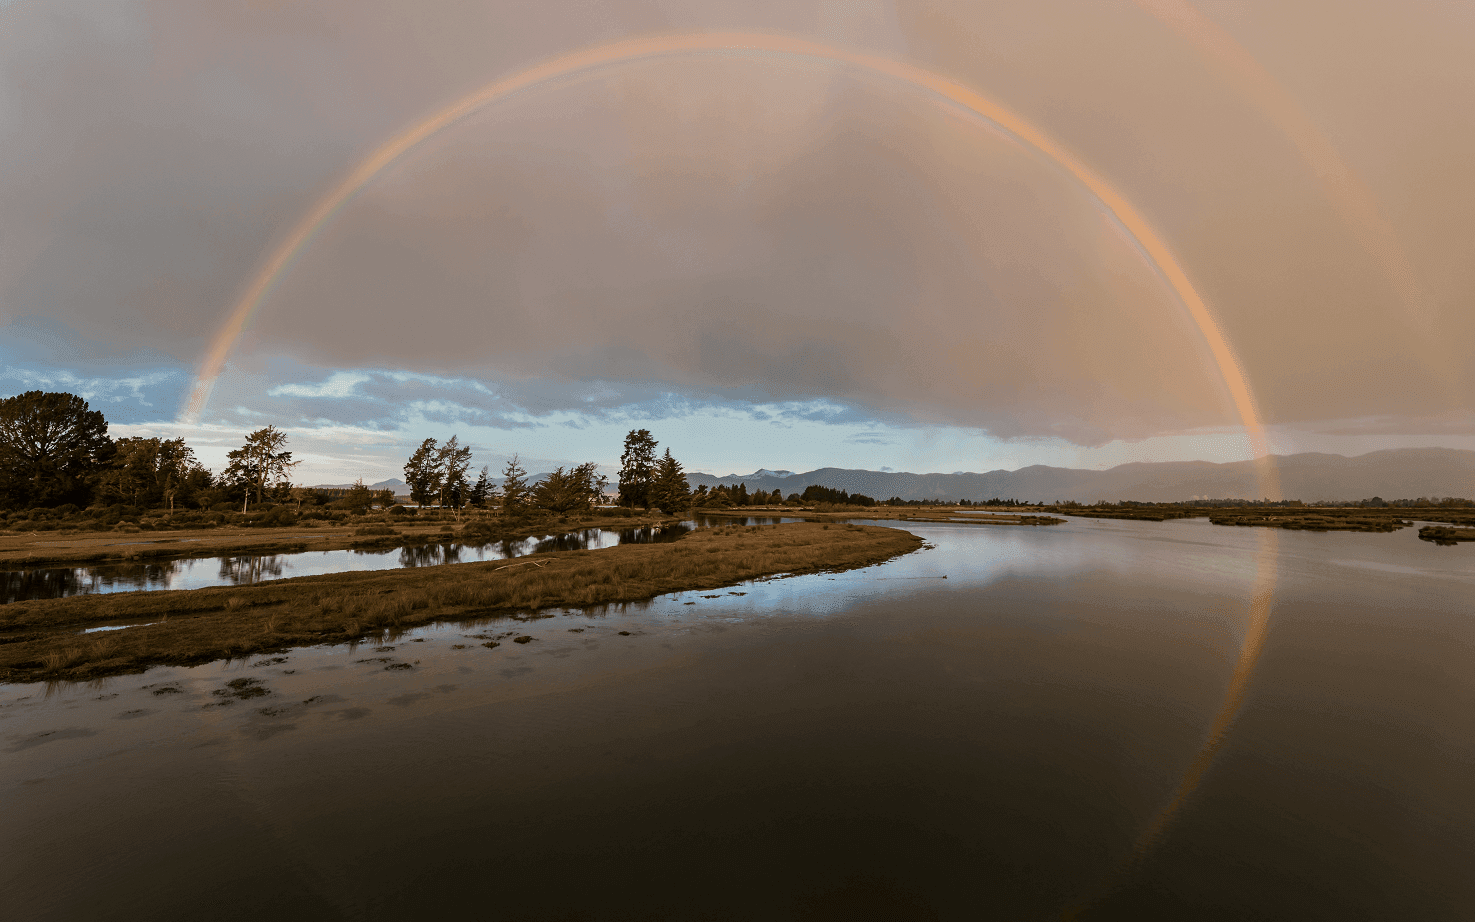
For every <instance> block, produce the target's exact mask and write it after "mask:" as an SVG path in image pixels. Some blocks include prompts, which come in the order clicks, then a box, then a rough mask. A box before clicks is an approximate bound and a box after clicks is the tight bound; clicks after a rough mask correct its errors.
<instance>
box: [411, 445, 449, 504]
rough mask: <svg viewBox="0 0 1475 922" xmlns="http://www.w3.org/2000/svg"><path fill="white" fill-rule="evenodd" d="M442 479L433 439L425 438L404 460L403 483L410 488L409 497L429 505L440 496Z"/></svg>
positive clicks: (437, 453)
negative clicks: (406, 459)
mask: <svg viewBox="0 0 1475 922" xmlns="http://www.w3.org/2000/svg"><path fill="white" fill-rule="evenodd" d="M443 479H444V478H443V476H442V473H441V469H440V452H439V451H438V450H437V449H436V443H435V439H426V440H425V441H423V442H421V443H420V447H419V448H417V449H415V453H414V454H413V455H410V460H409V461H406V462H405V483H406V484H407V485H408V486H409V488H410V499H413V500H414V501H415V502H417V503H419V504H420V505H422V506H428V505H430V504H431V503H432V502H434V501H435V500H436V499H438V498H439V497H440V489H441V482H442V480H443Z"/></svg>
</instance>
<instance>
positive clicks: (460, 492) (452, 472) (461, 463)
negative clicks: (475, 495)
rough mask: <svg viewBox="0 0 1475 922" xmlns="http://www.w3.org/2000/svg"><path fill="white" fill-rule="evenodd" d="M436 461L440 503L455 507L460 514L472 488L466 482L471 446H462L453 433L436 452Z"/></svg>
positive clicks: (469, 465)
mask: <svg viewBox="0 0 1475 922" xmlns="http://www.w3.org/2000/svg"><path fill="white" fill-rule="evenodd" d="M435 463H436V467H437V468H438V469H439V471H440V504H441V505H442V506H452V507H454V508H455V510H456V513H457V515H459V514H460V512H461V507H462V506H463V505H465V503H466V494H467V493H468V492H469V491H470V489H471V485H470V484H469V483H467V482H466V471H467V469H468V468H470V467H471V446H470V445H467V446H466V447H464V448H463V447H461V446H460V445H458V444H457V443H456V437H455V436H454V435H453V436H451V437H450V439H448V440H447V441H446V444H445V445H443V446H441V449H440V451H438V452H436V456H435Z"/></svg>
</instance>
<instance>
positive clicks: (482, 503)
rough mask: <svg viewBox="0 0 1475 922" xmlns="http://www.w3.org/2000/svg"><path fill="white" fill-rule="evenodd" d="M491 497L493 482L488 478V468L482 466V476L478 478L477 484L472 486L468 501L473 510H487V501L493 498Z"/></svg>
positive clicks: (467, 496)
mask: <svg viewBox="0 0 1475 922" xmlns="http://www.w3.org/2000/svg"><path fill="white" fill-rule="evenodd" d="M491 495H492V481H491V478H489V477H488V476H487V466H486V465H485V464H483V465H482V466H481V476H480V477H478V478H476V483H475V484H474V485H473V486H472V488H471V490H470V492H468V493H467V494H466V501H467V503H469V504H470V505H471V506H472V507H473V508H476V509H485V508H486V505H487V500H488V499H489V498H490V497H491Z"/></svg>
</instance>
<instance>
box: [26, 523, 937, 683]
mask: <svg viewBox="0 0 1475 922" xmlns="http://www.w3.org/2000/svg"><path fill="white" fill-rule="evenodd" d="M921 545H922V541H921V539H919V538H917V537H916V536H915V535H912V534H909V533H907V532H904V531H898V530H896V529H890V528H878V527H875V526H861V525H843V526H841V525H837V526H835V527H831V526H828V525H819V524H814V523H802V524H790V525H769V526H758V527H752V528H743V527H735V526H734V527H726V528H716V529H704V530H700V531H696V532H693V533H691V534H688V535H686V536H684V537H682V538H681V539H680V540H678V541H675V542H672V543H670V544H634V545H622V546H620V547H614V548H609V549H606V550H599V551H574V552H569V553H561V554H557V555H548V556H540V557H537V558H529V559H527V560H523V561H517V562H513V563H509V562H507V561H487V562H482V563H466V564H454V565H450V566H443V567H427V568H416V569H405V570H388V571H378V572H368V573H340V574H332V575H327V576H305V577H299V578H296V579H289V580H280V581H277V582H271V583H264V584H261V585H256V586H237V587H223V588H211V589H195V590H189V591H174V592H136V593H119V594H115V595H105V596H80V597H74V598H70V599H50V600H44V601H34V602H16V603H12V604H10V605H4V606H0V681H6V682H27V681H39V680H44V679H68V680H76V679H87V678H93V677H96V676H103V675H114V674H118V673H124V672H138V671H142V670H143V669H145V668H147V667H148V666H151V665H158V664H180V665H187V664H192V663H201V662H208V661H210V660H216V659H223V658H229V657H241V656H249V655H253V654H257V653H263V652H267V651H271V650H281V649H285V648H288V647H293V646H303V645H308V644H316V643H324V642H343V641H350V640H357V639H360V638H362V637H364V636H365V635H369V634H376V633H382V632H385V631H391V632H392V631H395V630H401V629H404V628H408V627H412V626H414V625H417V624H425V623H427V622H430V621H436V620H444V619H457V618H485V617H491V616H498V615H514V614H517V613H522V612H532V611H536V610H537V609H540V608H549V607H592V606H599V605H605V604H610V603H619V602H635V601H640V600H643V599H648V598H651V597H652V596H656V595H660V594H662V593H668V592H676V591H681V590H694V589H716V588H718V587H721V586H730V585H732V584H734V583H738V582H742V581H744V580H750V579H755V578H758V577H762V576H772V575H775V574H780V573H794V574H797V573H813V572H819V571H826V570H845V569H853V568H856V567H864V566H870V565H873V564H876V563H880V562H882V561H884V560H887V559H890V558H891V557H895V556H897V555H899V554H905V553H909V552H911V551H913V550H916V549H917V548H918V547H920V546H921ZM123 620H140V621H157V622H160V623H156V624H148V625H143V626H138V627H132V628H129V629H127V630H122V631H116V632H108V634H107V636H106V637H105V639H101V640H92V639H91V638H90V636H84V635H79V633H78V632H79V631H80V630H82V629H83V628H85V627H89V626H94V625H99V624H105V623H108V622H113V621H123Z"/></svg>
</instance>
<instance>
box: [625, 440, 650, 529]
mask: <svg viewBox="0 0 1475 922" xmlns="http://www.w3.org/2000/svg"><path fill="white" fill-rule="evenodd" d="M655 475H656V440H655V439H654V438H652V437H651V434H650V430H649V429H631V430H630V433H629V434H628V435H626V436H625V453H624V454H622V455H621V456H620V505H621V506H641V507H643V508H646V509H649V508H650V505H651V495H650V494H651V487H652V485H653V484H654V483H655Z"/></svg>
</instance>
